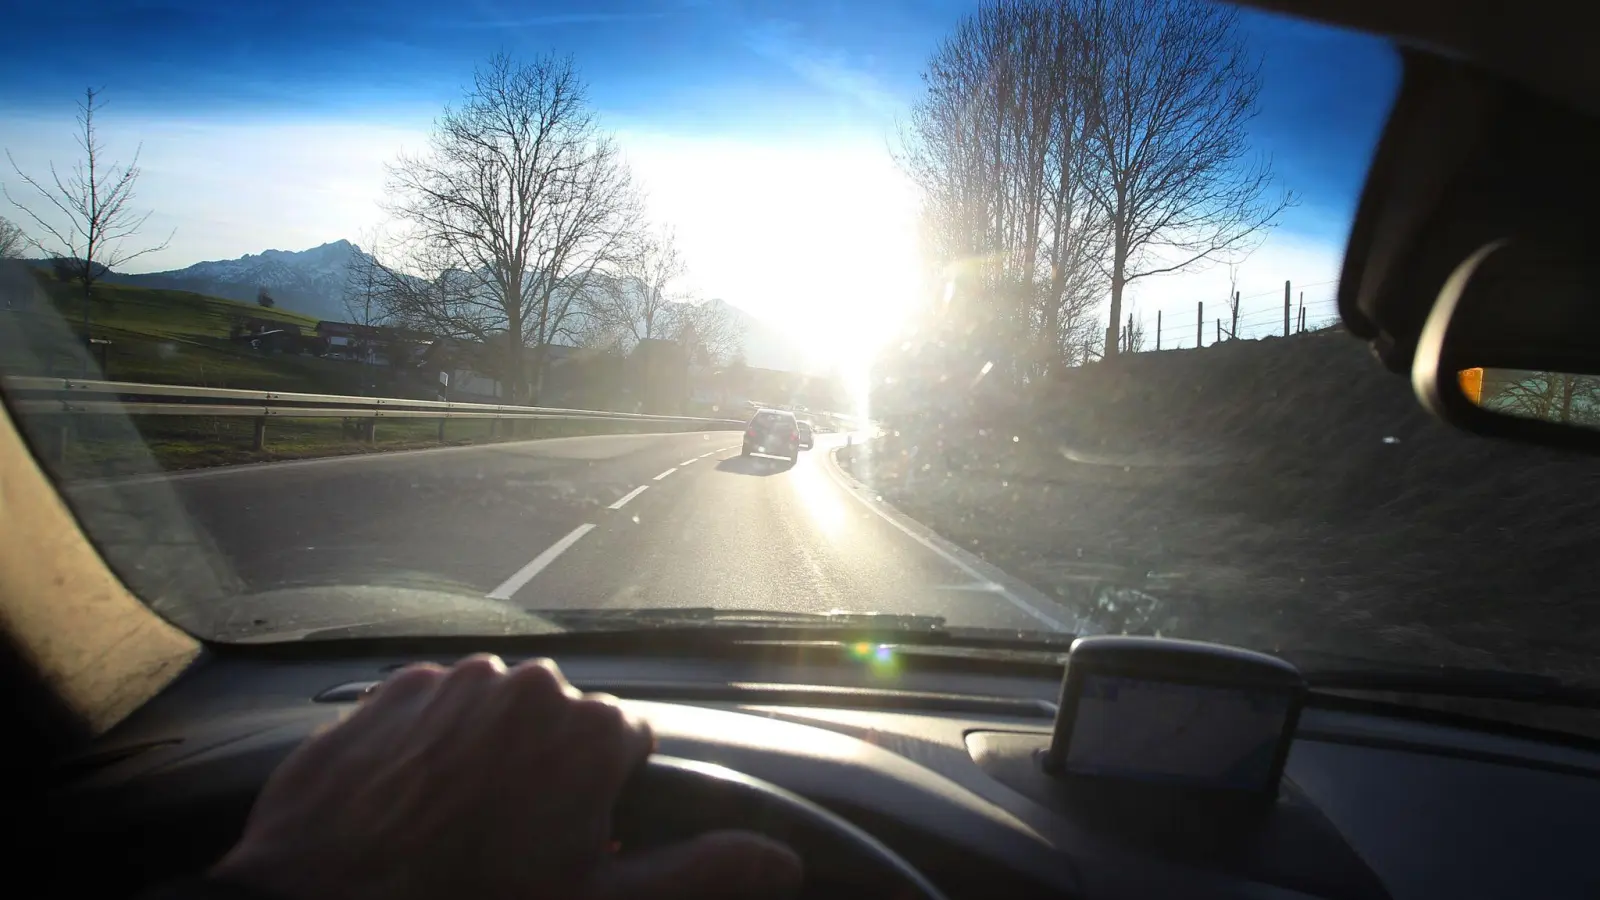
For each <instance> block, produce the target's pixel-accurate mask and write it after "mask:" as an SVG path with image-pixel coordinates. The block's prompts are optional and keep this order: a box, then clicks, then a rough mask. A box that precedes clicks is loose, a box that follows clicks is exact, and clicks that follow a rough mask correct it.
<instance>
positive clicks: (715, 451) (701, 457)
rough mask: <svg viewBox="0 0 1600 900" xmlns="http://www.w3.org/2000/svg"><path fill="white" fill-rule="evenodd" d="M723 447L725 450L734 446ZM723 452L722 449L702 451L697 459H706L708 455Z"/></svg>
mask: <svg viewBox="0 0 1600 900" xmlns="http://www.w3.org/2000/svg"><path fill="white" fill-rule="evenodd" d="M722 449H723V450H732V449H733V448H732V447H724V448H722ZM721 452H722V450H713V451H711V452H710V453H702V454H700V455H699V456H696V457H695V459H705V458H706V457H708V456H716V455H717V454H718V453H721Z"/></svg>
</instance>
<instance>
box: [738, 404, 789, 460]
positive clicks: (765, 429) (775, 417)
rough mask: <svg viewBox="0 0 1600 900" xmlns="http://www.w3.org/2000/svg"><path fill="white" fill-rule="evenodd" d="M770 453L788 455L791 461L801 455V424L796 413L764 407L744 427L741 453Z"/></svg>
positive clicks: (744, 454)
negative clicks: (796, 419) (795, 415)
mask: <svg viewBox="0 0 1600 900" xmlns="http://www.w3.org/2000/svg"><path fill="white" fill-rule="evenodd" d="M752 453H768V454H771V455H773V456H787V457H788V458H789V460H790V461H791V462H793V461H794V460H796V459H798V458H799V455H800V424H799V423H798V422H796V421H795V418H794V413H792V412H785V411H783V410H781V409H763V410H762V411H760V412H758V413H756V415H755V418H753V419H751V420H750V424H749V425H747V426H745V429H744V449H743V450H742V451H741V455H743V456H749V455H750V454H752Z"/></svg>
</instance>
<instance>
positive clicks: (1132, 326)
mask: <svg viewBox="0 0 1600 900" xmlns="http://www.w3.org/2000/svg"><path fill="white" fill-rule="evenodd" d="M1144 344H1145V332H1144V320H1143V319H1141V318H1139V312H1138V310H1137V309H1129V310H1128V324H1127V325H1125V326H1123V329H1122V346H1123V348H1124V349H1126V350H1127V351H1128V352H1129V353H1143V352H1144Z"/></svg>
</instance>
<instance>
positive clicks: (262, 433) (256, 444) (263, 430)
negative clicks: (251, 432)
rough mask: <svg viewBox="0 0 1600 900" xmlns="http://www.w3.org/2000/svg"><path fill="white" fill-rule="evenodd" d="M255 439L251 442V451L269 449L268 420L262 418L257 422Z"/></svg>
mask: <svg viewBox="0 0 1600 900" xmlns="http://www.w3.org/2000/svg"><path fill="white" fill-rule="evenodd" d="M255 426H256V427H255V437H254V438H252V439H251V441H250V449H252V450H265V449H266V448H267V418H266V416H262V417H261V418H258V419H256V420H255Z"/></svg>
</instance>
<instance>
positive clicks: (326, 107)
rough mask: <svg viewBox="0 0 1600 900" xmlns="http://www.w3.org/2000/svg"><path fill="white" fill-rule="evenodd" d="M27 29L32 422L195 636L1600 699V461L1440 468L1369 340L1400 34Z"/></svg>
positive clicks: (1215, 20)
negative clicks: (658, 616)
mask: <svg viewBox="0 0 1600 900" xmlns="http://www.w3.org/2000/svg"><path fill="white" fill-rule="evenodd" d="M6 24H7V26H8V27H7V28H5V29H4V30H3V33H0V70H3V71H4V79H3V82H0V83H3V87H0V105H3V107H4V113H5V114H4V115H3V116H0V147H3V148H4V150H5V151H6V154H7V156H6V159H5V160H3V161H0V185H3V187H4V196H3V198H0V219H3V221H0V255H3V257H4V259H3V261H0V297H3V301H4V302H3V308H0V320H3V321H0V372H3V375H4V379H5V380H4V388H5V398H6V403H7V409H8V411H9V413H10V415H11V417H12V419H13V420H14V421H16V422H17V423H19V424H20V426H21V429H22V431H23V432H24V435H25V437H26V439H27V440H28V442H29V443H30V446H31V447H32V448H33V451H34V452H35V454H36V455H37V458H38V459H39V461H40V463H41V464H42V465H43V466H44V467H45V468H46V469H47V470H48V472H49V474H50V475H51V477H52V478H53V479H54V480H55V482H56V483H57V484H58V485H59V487H60V490H61V493H62V496H63V497H64V498H65V499H66V500H67V502H68V503H69V505H70V507H71V509H72V510H73V512H74V513H75V514H76V516H77V517H78V520H79V521H80V522H81V523H82V525H83V527H84V529H85V531H86V533H87V535H88V536H89V537H90V538H91V539H92V541H93V542H94V544H95V546H96V547H97V548H98V549H99V551H100V552H101V554H102V556H103V557H104V558H105V559H106V560H107V562H108V563H109V564H110V565H111V567H112V568H113V569H114V570H115V572H116V573H117V574H118V575H119V576H120V577H121V579H122V580H123V582H124V583H125V584H126V585H127V587H128V588H129V589H130V590H131V591H133V592H134V593H136V594H137V595H138V596H140V597H141V598H142V599H143V600H145V601H146V602H148V603H149V604H150V605H151V606H152V607H153V608H154V609H156V610H157V611H158V612H160V613H161V614H162V615H163V616H166V617H167V618H169V619H170V620H171V621H172V622H174V623H176V624H177V625H178V626H180V627H182V628H184V629H186V630H188V631H190V632H192V633H194V634H197V635H200V636H202V637H205V638H209V639H217V640H223V641H234V640H269V641H270V640H293V639H300V638H306V637H308V636H315V635H317V634H327V633H329V632H328V631H327V629H336V630H337V629H360V630H359V631H356V632H347V633H359V634H388V635H396V634H406V635H427V634H444V633H449V634H479V633H482V634H504V633H507V632H517V631H524V630H525V631H529V632H536V631H540V630H548V629H551V628H591V627H593V628H598V627H607V628H631V627H645V626H644V624H643V623H645V622H646V621H647V617H645V618H642V617H641V615H639V614H638V613H639V612H640V611H644V612H652V611H653V612H655V613H667V612H670V611H671V610H674V609H678V608H694V609H700V608H704V607H711V608H714V609H716V608H720V609H727V610H743V611H748V610H758V611H759V610H767V611H771V612H773V613H783V614H786V615H787V614H811V613H815V614H828V613H832V612H835V611H842V612H846V613H851V614H869V613H875V614H887V615H888V616H890V618H888V619H875V620H872V621H875V622H879V623H885V622H888V623H896V622H898V623H902V624H903V623H905V622H919V623H920V622H926V621H937V622H940V623H943V624H942V626H941V627H947V628H974V629H992V630H993V633H994V634H999V635H1009V636H1010V639H1014V640H1016V641H1018V642H1027V641H1030V640H1034V639H1037V638H1039V637H1041V636H1051V635H1054V636H1061V635H1071V634H1093V633H1108V632H1109V633H1121V632H1128V633H1141V634H1153V635H1162V636H1173V637H1188V638H1198V639H1206V640H1213V641H1220V642H1227V643H1232V644H1237V645H1240V646H1244V647H1249V648H1253V649H1259V650H1265V651H1269V652H1275V653H1281V654H1283V655H1285V656H1286V657H1290V658H1293V657H1295V655H1296V654H1302V655H1304V656H1306V658H1310V657H1311V655H1313V654H1325V655H1327V656H1328V657H1329V658H1337V659H1340V660H1345V661H1346V662H1345V663H1344V665H1346V667H1352V666H1360V665H1372V666H1392V665H1398V664H1405V665H1422V666H1434V667H1440V668H1438V669H1437V671H1440V672H1451V671H1457V669H1458V668H1459V669H1460V670H1463V671H1464V670H1475V671H1482V670H1493V671H1505V672H1521V673H1536V674H1544V675H1554V676H1559V677H1561V678H1563V679H1568V680H1584V679H1593V678H1594V677H1595V676H1596V673H1597V670H1600V664H1597V663H1596V662H1595V660H1596V659H1597V654H1600V616H1597V615H1596V613H1595V607H1594V605H1593V601H1592V600H1591V599H1589V598H1591V597H1592V595H1593V593H1594V587H1595V585H1596V584H1597V583H1600V582H1597V576H1600V555H1597V554H1595V553H1593V552H1590V548H1589V547H1588V546H1587V543H1586V542H1587V537H1588V534H1589V532H1588V524H1587V522H1588V519H1589V517H1590V502H1591V501H1590V497H1591V495H1592V494H1593V492H1592V491H1590V490H1588V488H1587V487H1586V486H1594V485H1595V483H1596V480H1597V478H1600V475H1597V472H1600V468H1597V467H1596V465H1594V464H1591V463H1590V462H1589V461H1587V460H1585V459H1582V458H1578V457H1568V456H1557V455H1555V454H1552V453H1547V452H1544V451H1540V450H1536V449H1530V448H1528V447H1526V446H1523V445H1518V444H1513V443H1509V442H1497V441H1491V440H1486V439H1483V438H1478V437H1473V436H1470V435H1468V434H1465V433H1463V432H1457V431H1452V430H1450V429H1447V428H1446V427H1444V426H1443V425H1441V424H1438V423H1437V422H1436V421H1434V420H1432V419H1430V418H1429V417H1428V415H1427V414H1426V413H1425V412H1424V411H1423V410H1422V409H1421V408H1420V407H1419V406H1418V404H1417V403H1416V401H1415V399H1414V398H1413V396H1412V394H1411V392H1410V388H1409V386H1408V384H1407V382H1406V380H1405V379H1404V378H1401V377H1396V376H1395V375H1393V374H1391V373H1389V372H1388V371H1386V370H1385V369H1384V368H1383V367H1382V366H1381V365H1380V364H1378V363H1377V362H1375V361H1374V359H1373V356H1372V353H1371V351H1370V349H1369V348H1368V347H1367V346H1366V345H1365V344H1364V343H1363V342H1362V341H1361V340H1358V339H1357V338H1355V337H1353V336H1352V335H1351V334H1350V333H1349V332H1348V331H1346V330H1345V328H1344V327H1343V326H1342V325H1341V323H1340V320H1339V316H1338V310H1337V309H1336V307H1335V301H1334V298H1335V291H1336V288H1337V285H1338V279H1339V275H1340V264H1341V259H1342V255H1343V252H1344V245H1345V240H1346V237H1347V235H1348V233H1349V230H1350V227H1351V222H1352V219H1353V217H1354V214H1355V209H1356V204H1357V200H1358V197H1359V195H1360V190H1361V187H1362V184H1363V179H1364V177H1365V174H1366V171H1367V167H1368V165H1369V163H1370V161H1371V159H1372V155H1373V148H1374V146H1375V144H1376V142H1377V139H1378V136H1379V134H1380V131H1381V129H1382V126H1383V124H1384V121H1385V117H1386V115H1387V114H1388V111H1389V108H1390V104H1391V102H1392V101H1393V99H1394V97H1395V93H1396V89H1397V87H1398V84H1399V78H1400V64H1399V58H1398V55H1397V52H1396V50H1395V49H1394V48H1393V47H1392V46H1391V45H1389V44H1388V43H1386V42H1385V41H1383V40H1381V39H1378V38H1376V37H1371V36H1363V35H1359V34H1355V33H1350V32H1345V31H1340V30H1335V29H1332V28H1325V27H1321V26H1317V25H1313V24H1310V23H1306V22H1303V21H1298V20H1291V19H1287V18H1283V17H1278V16H1275V15H1270V14H1266V13H1260V12H1255V11H1246V10H1241V9H1238V8H1235V7H1231V6H1226V5H1218V4H1213V3H1209V2H1205V0H1148V2H1132V0H1126V2H1124V0H1112V2H1088V0H1056V2H1046V0H1039V2H1005V3H996V2H976V0H974V2H963V3H954V4H951V3H941V4H913V3H903V2H877V0H863V2H861V3H857V4H847V5H844V6H838V5H832V4H797V5H791V6H786V7H784V8H783V9H782V10H778V9H775V8H774V9H766V8H763V7H762V6H761V5H759V4H758V5H755V6H742V5H734V6H727V5H723V4H709V5H708V4H696V3H676V2H644V3H641V4H638V5H626V6H615V5H611V4H601V5H599V6H595V5H593V4H584V3H549V4H533V5H526V4H525V5H523V6H520V7H517V8H516V9H514V10H513V9H511V8H509V7H507V8H503V9H490V8H488V7H485V6H483V5H473V4H468V5H452V4H419V3H406V2H395V3H385V2H379V0H370V2H360V3H356V4H333V5H329V4H320V3H297V2H290V3H288V4H287V5H282V4H280V5H277V6H274V7H273V8H272V9H270V10H268V9H265V8H262V9H258V8H256V7H254V6H252V5H250V4H228V3H198V2H189V0H172V2H169V3H165V4H161V9H160V10H156V9H154V8H152V7H149V6H148V5H144V4H134V5H129V4H125V3H110V2H89V3H80V4H49V3H44V4H37V3H36V4H25V5H22V6H18V7H17V8H15V9H12V10H11V11H9V12H8V13H7V15H6ZM83 33H87V34H89V35H90V36H91V37H90V40H91V43H92V45H93V46H92V47H91V48H90V49H88V50H87V51H85V52H81V53H80V52H77V51H75V50H74V49H73V43H74V42H73V38H72V37H71V36H72V35H75V34H83ZM96 35H99V36H105V38H106V39H100V40H97V39H95V37H94V36H96ZM113 35H114V36H115V37H114V38H111V36H113ZM1113 113H1114V115H1113ZM769 407H770V408H771V409H770V410H769V411H765V412H762V411H760V410H762V409H763V408H769ZM797 415H802V416H804V417H805V418H806V419H807V420H809V423H808V424H807V425H806V426H805V428H806V434H805V435H804V437H803V439H801V438H800V436H799V435H798V434H795V433H792V432H798V430H799V429H800V427H801V426H800V424H799V423H798V422H797V420H796V416H797ZM762 429H771V430H770V431H763V430H762ZM812 432H815V434H813V433H812ZM42 602H43V601H42ZM562 610H565V611H566V612H567V613H568V615H567V616H565V617H563V616H562V615H560V614H559V613H560V611H562ZM597 610H604V611H608V613H616V615H610V614H608V615H605V616H596V615H593V613H594V612H595V611H597ZM623 612H626V613H627V615H623V614H622V613H623ZM580 614H581V615H580ZM673 621H675V622H689V623H691V624H697V625H703V626H704V627H706V628H713V627H718V626H719V624H726V620H725V619H722V618H719V617H718V616H715V615H706V616H695V617H691V618H680V619H673ZM739 621H740V622H741V623H742V624H744V625H748V624H750V621H751V620H749V619H748V617H743V618H739ZM792 621H794V620H792V619H786V618H781V617H779V618H774V619H771V620H767V621H766V622H765V624H766V625H767V626H770V627H772V628H774V629H777V628H781V627H784V626H785V625H786V624H788V623H792ZM801 621H806V622H807V623H809V624H816V622H818V621H837V622H845V621H849V622H851V623H856V624H859V622H861V621H863V620H861V619H859V618H857V619H849V620H844V619H833V620H828V619H821V620H811V619H801ZM563 622H564V623H565V624H563ZM841 627H842V626H841ZM852 627H853V626H852ZM1443 667H1455V668H1448V669H1447V668H1443Z"/></svg>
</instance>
